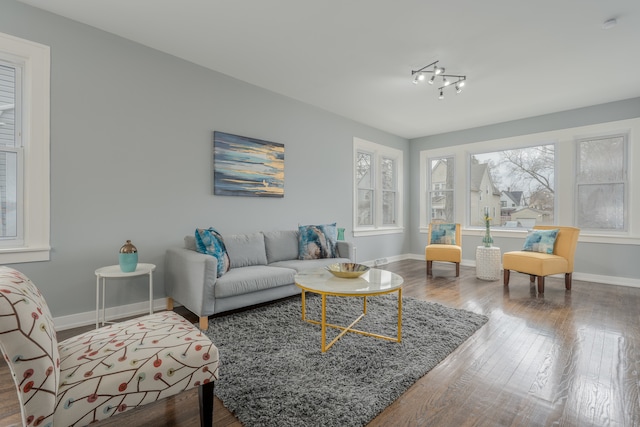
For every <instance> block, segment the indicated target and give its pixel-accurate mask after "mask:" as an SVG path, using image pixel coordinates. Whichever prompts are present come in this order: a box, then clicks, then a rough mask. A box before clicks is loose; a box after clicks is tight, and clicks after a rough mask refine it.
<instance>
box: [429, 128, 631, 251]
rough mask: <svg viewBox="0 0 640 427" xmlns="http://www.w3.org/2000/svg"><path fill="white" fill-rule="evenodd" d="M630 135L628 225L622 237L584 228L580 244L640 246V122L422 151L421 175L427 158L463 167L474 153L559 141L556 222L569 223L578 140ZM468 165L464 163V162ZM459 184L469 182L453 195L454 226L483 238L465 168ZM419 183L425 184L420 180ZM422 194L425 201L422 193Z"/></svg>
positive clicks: (510, 233)
mask: <svg viewBox="0 0 640 427" xmlns="http://www.w3.org/2000/svg"><path fill="white" fill-rule="evenodd" d="M623 133H626V134H628V138H629V139H628V145H627V149H628V153H627V154H628V163H627V167H628V169H627V173H628V176H627V182H628V183H629V190H628V192H627V195H628V197H629V204H628V207H627V208H628V212H627V213H628V218H629V227H628V230H627V231H626V232H624V233H615V234H614V233H607V234H602V233H595V232H591V231H590V230H582V231H581V232H580V238H579V240H580V241H581V242H590V243H609V244H622V245H638V244H640V215H638V214H637V213H638V212H640V185H635V186H634V183H635V181H634V177H633V175H634V173H635V170H634V167H635V166H636V165H640V150H636V149H634V139H636V138H640V118H634V119H627V120H619V121H615V122H607V123H599V124H595V125H589V126H581V127H575V128H568V129H560V130H555V131H549V132H541V133H537V134H530V135H521V136H514V137H509V138H503V139H496V140H489V141H480V142H474V143H469V144H462V145H457V146H452V147H444V148H438V149H432V150H423V151H421V152H420V176H421V177H426V175H425V174H426V173H427V172H426V167H427V163H426V159H427V158H430V157H447V156H451V155H452V153H453V156H454V157H455V159H456V163H457V164H465V163H466V161H467V160H466V159H468V158H469V154H470V153H474V152H480V151H483V152H484V151H499V150H505V149H509V148H521V147H527V146H532V145H538V144H540V143H544V142H547V143H548V142H555V143H556V172H557V173H556V176H555V179H556V191H557V194H556V198H555V201H556V208H555V214H556V218H555V222H556V224H562V225H571V224H573V223H574V219H575V209H574V200H575V197H574V190H575V184H574V183H575V173H576V159H575V141H576V140H578V139H585V138H592V137H597V136H603V135H614V134H623ZM463 162H464V163H463ZM455 178H456V181H455V182H456V183H460V182H464V183H466V184H465V185H466V188H464V189H463V190H464V191H456V196H455V210H456V213H455V218H456V222H460V223H462V224H463V233H464V234H466V235H470V236H471V235H476V236H479V235H481V233H482V230H478V229H477V227H473V228H471V227H469V226H468V224H467V219H466V218H469V215H468V212H467V210H468V206H467V200H465V196H466V194H467V193H468V191H469V181H468V179H467V168H456V173H455ZM420 181H421V185H425V184H424V183H423V181H425V179H422V178H421V180H420ZM424 194H425V193H424V191H421V197H423V195H424ZM425 210H426V203H422V201H421V203H420V216H421V218H424V215H425ZM420 232H421V233H426V232H427V228H426V227H425V226H424V225H423V224H422V223H421V224H420ZM491 234H493V235H495V236H499V237H514V238H519V239H521V238H522V236H523V235H524V234H526V230H497V229H496V230H492V231H491Z"/></svg>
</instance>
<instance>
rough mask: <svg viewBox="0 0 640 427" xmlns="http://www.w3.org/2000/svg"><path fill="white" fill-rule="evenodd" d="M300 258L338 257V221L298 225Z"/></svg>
mask: <svg viewBox="0 0 640 427" xmlns="http://www.w3.org/2000/svg"><path fill="white" fill-rule="evenodd" d="M298 231H299V235H298V259H319V258H335V257H336V241H337V238H338V230H337V229H336V223H335V222H334V223H333V224H322V225H301V226H300V227H298Z"/></svg>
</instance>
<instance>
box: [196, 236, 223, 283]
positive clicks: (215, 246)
mask: <svg viewBox="0 0 640 427" xmlns="http://www.w3.org/2000/svg"><path fill="white" fill-rule="evenodd" d="M195 237H196V249H197V250H198V252H200V253H202V254H207V255H211V256H213V257H215V258H216V259H217V260H218V271H216V275H217V277H221V276H222V275H223V274H224V273H226V272H227V271H229V265H230V264H231V263H230V262H229V254H228V253H227V248H226V247H225V246H224V240H222V236H221V235H220V233H218V232H217V231H216V229H215V228H213V227H209V228H208V229H204V228H196V236H195Z"/></svg>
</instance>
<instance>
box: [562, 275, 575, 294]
mask: <svg viewBox="0 0 640 427" xmlns="http://www.w3.org/2000/svg"><path fill="white" fill-rule="evenodd" d="M572 274H573V273H566V274H565V275H564V287H565V288H566V289H567V290H568V291H570V290H571V276H572Z"/></svg>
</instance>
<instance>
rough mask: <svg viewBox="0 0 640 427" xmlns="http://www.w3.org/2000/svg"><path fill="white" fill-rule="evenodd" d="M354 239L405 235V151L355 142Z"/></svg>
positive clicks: (356, 139)
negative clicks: (400, 233) (403, 159)
mask: <svg viewBox="0 0 640 427" xmlns="http://www.w3.org/2000/svg"><path fill="white" fill-rule="evenodd" d="M353 142H354V144H353V145H354V158H355V165H354V178H355V179H354V181H355V185H354V220H353V222H354V226H353V229H354V235H355V236H362V235H370V234H386V233H394V232H398V233H399V232H402V226H403V225H402V196H403V189H402V174H403V170H402V167H403V161H402V151H400V150H396V149H394V148H391V147H387V146H384V145H381V144H376V143H373V142H369V141H365V140H362V139H359V138H354V140H353Z"/></svg>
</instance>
